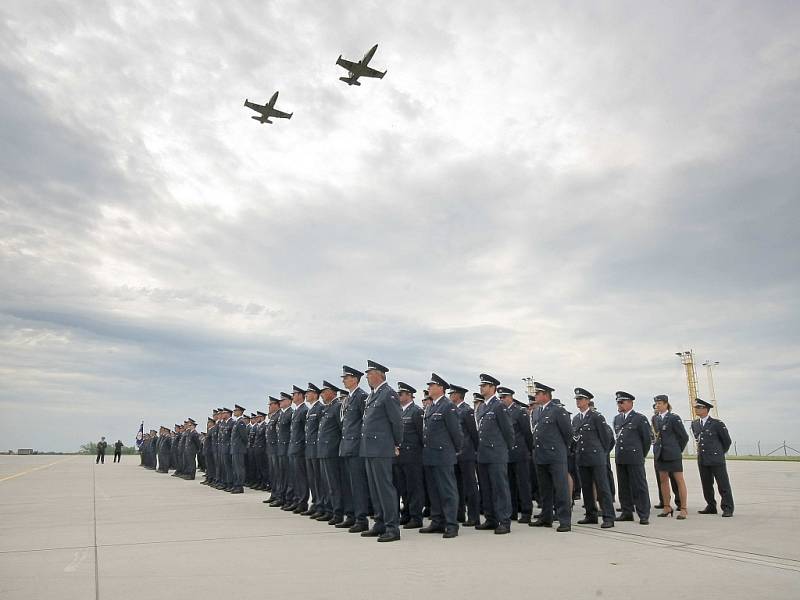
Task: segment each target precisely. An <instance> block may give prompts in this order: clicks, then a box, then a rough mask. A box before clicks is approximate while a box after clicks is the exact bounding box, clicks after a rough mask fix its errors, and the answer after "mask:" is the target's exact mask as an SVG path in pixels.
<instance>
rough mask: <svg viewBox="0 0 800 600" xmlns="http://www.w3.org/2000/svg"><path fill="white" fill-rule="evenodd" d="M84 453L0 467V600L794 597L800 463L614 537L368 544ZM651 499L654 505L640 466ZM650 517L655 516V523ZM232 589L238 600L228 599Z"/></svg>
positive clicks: (578, 530)
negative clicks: (680, 517)
mask: <svg viewBox="0 0 800 600" xmlns="http://www.w3.org/2000/svg"><path fill="white" fill-rule="evenodd" d="M107 458H108V462H106V464H104V465H95V462H94V458H93V457H86V456H70V457H58V456H0V598H1V599H6V598H8V599H14V600H17V599H19V600H23V599H25V600H27V599H32V600H34V599H35V600H48V599H51V598H52V599H54V600H55V599H57V600H70V599H73V598H74V599H80V600H91V599H93V598H94V599H109V600H112V599H113V600H128V599H136V600H141V599H142V598H148V600H160V599H161V598H169V599H170V600H183V599H189V598H191V599H193V600H197V599H204V598H216V599H220V598H221V599H223V600H227V599H229V598H230V599H232V600H235V599H236V598H239V597H241V598H267V597H277V598H284V599H288V598H297V599H298V600H307V599H316V598H342V599H346V600H360V599H365V600H366V599H369V600H375V599H380V600H389V599H394V598H402V599H408V598H419V599H428V598H438V599H451V598H452V599H458V600H465V599H469V598H480V599H487V600H488V599H494V598H501V599H504V600H505V599H511V598H525V599H528V598H535V597H537V596H539V595H542V596H543V597H546V598H601V597H608V598H614V599H615V600H622V599H626V598H631V599H636V600H643V599H646V600H653V599H660V598H664V599H669V600H677V599H680V598H697V597H701V598H706V599H708V598H726V599H731V598H749V597H751V596H753V594H757V595H759V596H762V597H767V598H770V599H779V598H792V599H795V598H798V597H800V544H798V543H797V540H798V537H799V534H800V510H798V506H799V505H800V463H797V462H744V461H731V462H729V464H728V468H729V472H730V476H731V482H732V485H733V491H734V498H735V502H736V512H735V515H734V517H733V518H731V519H723V518H721V517H719V516H718V515H717V516H713V515H709V516H704V515H698V514H696V512H695V511H696V510H697V509H698V508H702V506H703V503H702V494H701V492H700V482H699V477H698V475H697V469H696V466H695V464H694V463H693V462H691V461H687V463H686V472H687V484H688V486H689V501H690V516H689V519H688V520H686V521H676V520H674V519H659V518H655V516H653V518H651V525H649V526H642V525H639V524H638V523H618V524H617V526H616V527H615V528H613V529H611V530H607V531H606V530H600V528H599V526H580V525H575V524H574V522H575V521H577V520H578V519H579V518H581V517H582V516H583V511H582V509H581V506H580V505H581V502H580V501H578V502H577V503H576V506H575V509H574V510H575V511H574V513H573V531H572V532H571V533H556V531H555V529H551V530H546V529H534V528H530V527H527V526H523V525H517V524H514V523H512V532H511V534H510V535H507V536H496V535H493V534H492V532H484V531H475V530H473V529H469V530H467V529H464V528H462V529H461V533H460V535H459V537H457V538H455V539H452V540H443V539H442V538H441V537H440V536H438V535H423V534H419V533H417V532H416V531H406V530H403V531H402V535H403V539H402V541H400V542H399V543H391V544H378V543H376V541H375V540H374V539H368V538H361V537H360V536H358V535H354V534H349V533H347V532H346V530H340V529H334V528H333V527H331V526H329V525H326V524H324V523H319V522H316V521H311V520H309V519H308V518H305V517H300V516H298V515H292V514H287V513H286V512H283V511H281V510H278V509H275V508H267V506H266V505H264V504H262V503H261V500H262V499H264V498H265V497H266V495H265V494H264V493H263V492H253V491H251V490H246V491H245V493H244V494H241V495H231V494H226V493H223V492H219V491H217V490H213V489H209V488H208V487H206V486H202V485H199V482H200V478H201V475H200V476H199V477H198V479H197V480H196V481H185V480H183V479H179V478H176V477H170V476H168V475H161V474H158V473H155V472H153V471H149V470H145V469H142V468H141V467H139V466H138V464H139V458H138V457H136V456H125V457H123V461H122V463H119V464H113V463H111V462H110V461H111V457H107ZM647 474H648V478H649V479H650V485H651V497H656V498H657V495H656V491H655V485H654V482H653V477H652V463H651V462H649V461H648V464H647ZM655 512H657V511H654V515H655ZM240 594H241V596H239V595H240Z"/></svg>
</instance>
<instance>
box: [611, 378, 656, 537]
mask: <svg viewBox="0 0 800 600" xmlns="http://www.w3.org/2000/svg"><path fill="white" fill-rule="evenodd" d="M635 399H636V398H635V397H634V396H633V395H631V394H629V393H628V392H622V391H620V392H617V410H618V411H619V412H618V414H617V416H616V417H614V432H615V434H616V451H615V456H614V459H615V461H616V463H617V482H618V483H619V503H620V505H621V506H622V513H621V514H620V515H619V516H618V517H617V519H616V520H617V521H633V510H634V508H636V512H637V513H638V515H639V523H641V524H642V525H649V524H650V493H649V492H648V490H647V474H646V473H645V470H644V459H645V457H646V456H647V453H648V452H650V444H651V439H652V438H651V433H652V432H651V430H650V421H648V420H647V417H645V416H644V415H642V414H640V413H637V412H636V411H635V410H633V401H634V400H635Z"/></svg>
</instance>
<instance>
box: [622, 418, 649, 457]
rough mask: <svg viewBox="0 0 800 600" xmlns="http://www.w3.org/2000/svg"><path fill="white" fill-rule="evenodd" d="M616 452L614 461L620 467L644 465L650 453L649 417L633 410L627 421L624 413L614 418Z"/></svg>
mask: <svg viewBox="0 0 800 600" xmlns="http://www.w3.org/2000/svg"><path fill="white" fill-rule="evenodd" d="M614 432H615V434H616V451H615V452H614V460H615V462H616V463H617V464H618V465H635V464H644V459H645V457H646V456H647V453H648V452H650V439H651V438H650V433H651V432H650V422H649V421H648V420H647V417H645V416H644V415H642V414H640V413H637V412H636V411H635V410H631V412H630V414H629V415H628V418H627V419H625V418H624V416H623V414H622V413H617V416H615V417H614Z"/></svg>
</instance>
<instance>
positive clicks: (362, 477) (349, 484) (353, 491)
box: [342, 456, 369, 524]
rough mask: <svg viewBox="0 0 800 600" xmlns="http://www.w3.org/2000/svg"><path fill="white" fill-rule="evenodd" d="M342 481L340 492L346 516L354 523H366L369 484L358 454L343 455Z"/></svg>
mask: <svg viewBox="0 0 800 600" xmlns="http://www.w3.org/2000/svg"><path fill="white" fill-rule="evenodd" d="M342 462H343V463H344V469H343V472H344V483H343V491H342V493H343V494H344V496H345V501H344V510H345V515H347V517H348V518H352V519H353V520H354V521H355V522H356V523H360V524H365V523H367V510H369V484H368V483H367V471H366V467H365V466H364V459H363V458H361V457H360V456H343V457H342Z"/></svg>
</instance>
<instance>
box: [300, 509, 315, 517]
mask: <svg viewBox="0 0 800 600" xmlns="http://www.w3.org/2000/svg"><path fill="white" fill-rule="evenodd" d="M316 512H317V511H315V510H314V509H312V508H307V509H306V510H304V511H303V512H301V513H300V516H301V517H310V516H311V515H313V514H315V513H316Z"/></svg>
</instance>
